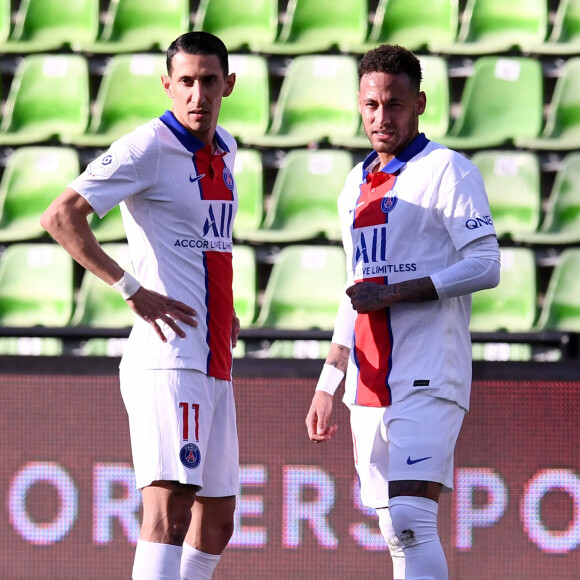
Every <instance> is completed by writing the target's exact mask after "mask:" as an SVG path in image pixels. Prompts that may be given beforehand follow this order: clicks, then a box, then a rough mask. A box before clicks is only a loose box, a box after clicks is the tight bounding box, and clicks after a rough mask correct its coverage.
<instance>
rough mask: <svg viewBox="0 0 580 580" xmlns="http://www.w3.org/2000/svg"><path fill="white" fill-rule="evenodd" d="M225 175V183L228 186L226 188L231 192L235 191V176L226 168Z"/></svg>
mask: <svg viewBox="0 0 580 580" xmlns="http://www.w3.org/2000/svg"><path fill="white" fill-rule="evenodd" d="M223 175H224V183H225V184H226V187H227V188H228V189H229V190H230V191H234V176H233V175H232V172H231V171H230V170H229V169H228V168H227V167H224V173H223Z"/></svg>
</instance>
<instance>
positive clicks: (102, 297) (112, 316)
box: [69, 244, 135, 328]
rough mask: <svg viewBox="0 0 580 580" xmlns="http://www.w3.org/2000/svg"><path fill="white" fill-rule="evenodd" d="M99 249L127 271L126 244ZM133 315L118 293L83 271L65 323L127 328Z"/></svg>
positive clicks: (104, 246)
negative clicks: (68, 319) (69, 314)
mask: <svg viewBox="0 0 580 580" xmlns="http://www.w3.org/2000/svg"><path fill="white" fill-rule="evenodd" d="M103 249H104V250H105V252H107V254H109V256H111V257H112V258H113V259H114V260H116V261H117V262H118V263H119V264H120V265H121V266H122V267H123V268H124V269H126V270H129V271H131V258H130V256H129V247H128V246H127V245H126V244H103ZM134 320H135V314H134V313H133V311H132V310H131V309H130V308H129V307H128V306H127V303H126V302H125V300H123V298H122V296H121V295H120V294H119V293H118V292H117V291H116V290H114V289H113V288H112V287H111V286H109V285H108V284H105V282H103V281H102V280H100V279H99V278H97V277H96V276H95V275H94V274H91V273H90V272H87V271H85V273H84V275H83V279H82V282H81V285H80V289H79V293H78V295H77V298H76V301H75V307H74V312H73V314H72V317H71V320H70V322H69V325H71V326H90V327H93V328H129V327H131V326H132V325H133V322H134Z"/></svg>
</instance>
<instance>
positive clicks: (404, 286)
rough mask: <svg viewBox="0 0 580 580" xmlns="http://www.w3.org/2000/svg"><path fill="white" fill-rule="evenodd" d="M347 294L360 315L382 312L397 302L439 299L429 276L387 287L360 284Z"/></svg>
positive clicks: (366, 283)
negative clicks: (376, 311)
mask: <svg viewBox="0 0 580 580" xmlns="http://www.w3.org/2000/svg"><path fill="white" fill-rule="evenodd" d="M346 293H347V294H348V296H349V297H350V300H351V303H352V306H353V308H354V309H355V310H356V311H357V312H359V313H366V312H373V311H375V310H381V309H383V308H387V307H388V306H391V304H395V303H396V302H428V301H431V300H438V299H439V297H438V295H437V290H436V289H435V286H434V284H433V281H432V280H431V278H430V277H429V276H426V277H425V278H417V279H415V280H406V281H405V282H398V283H396V284H387V285H386V286H384V285H382V284H375V283H372V282H360V283H358V284H354V285H353V286H351V287H350V288H347V290H346Z"/></svg>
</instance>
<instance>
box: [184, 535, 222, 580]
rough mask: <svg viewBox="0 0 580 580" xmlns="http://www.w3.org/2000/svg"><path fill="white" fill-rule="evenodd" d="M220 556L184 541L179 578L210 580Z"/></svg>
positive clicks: (185, 579)
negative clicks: (198, 548)
mask: <svg viewBox="0 0 580 580" xmlns="http://www.w3.org/2000/svg"><path fill="white" fill-rule="evenodd" d="M220 557H221V556H220V555H219V554H217V555H216V554H206V553H205V552H202V551H200V550H197V549H196V548H194V547H193V546H190V545H189V544H187V543H185V542H184V543H183V554H182V556H181V580H210V578H211V575H212V574H213V571H214V570H215V567H216V566H217V565H218V562H219V561H220Z"/></svg>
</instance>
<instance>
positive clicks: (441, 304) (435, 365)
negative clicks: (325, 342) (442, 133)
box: [338, 134, 495, 409]
mask: <svg viewBox="0 0 580 580" xmlns="http://www.w3.org/2000/svg"><path fill="white" fill-rule="evenodd" d="M377 161H378V159H377V154H376V153H372V154H371V155H370V156H369V157H367V159H366V160H365V161H364V162H363V163H359V164H358V165H357V166H356V167H355V168H354V169H353V170H352V171H351V172H350V174H349V175H348V177H347V179H346V183H345V187H344V189H343V191H342V193H341V195H340V198H339V202H338V205H339V214H340V218H341V225H342V232H343V243H344V247H345V251H346V256H347V277H348V281H349V284H352V283H356V282H362V281H366V282H375V283H379V284H394V283H397V282H403V281H406V280H411V279H418V278H422V277H425V276H430V275H432V274H435V273H437V272H440V271H442V270H444V269H445V268H448V267H449V266H451V265H453V264H455V263H457V262H458V261H459V260H461V255H460V250H461V249H462V248H463V247H464V246H466V245H467V244H468V243H470V242H472V241H474V240H476V239H478V238H482V237H484V236H488V235H490V234H495V231H494V227H493V222H492V219H491V214H490V209H489V203H488V200H487V195H486V192H485V187H484V184H483V179H482V177H481V174H480V173H479V171H478V170H477V168H476V167H475V165H474V164H473V163H471V162H470V161H469V160H468V159H466V158H465V157H464V156H462V155H461V154H459V153H457V152H455V151H452V150H450V149H447V148H445V147H443V146H442V145H439V144H437V143H434V142H430V141H428V140H427V139H426V138H425V137H424V135H422V134H420V135H419V136H418V137H417V138H416V139H415V140H414V141H413V142H412V143H411V144H410V145H409V146H408V147H407V148H406V149H405V150H404V151H403V152H402V153H401V154H400V155H399V156H397V157H396V158H394V159H393V160H392V161H391V162H390V163H389V164H387V166H386V167H384V168H383V169H382V172H377V173H371V174H369V171H372V169H373V168H374V166H375V165H376V163H377ZM381 173H384V174H387V175H381ZM470 312H471V295H465V296H460V297H457V298H449V299H443V300H438V301H433V302H423V303H415V304H411V303H398V304H395V305H393V306H391V307H389V308H387V309H385V310H382V311H380V312H377V313H374V314H373V313H371V314H369V315H361V314H358V315H357V317H356V322H355V330H354V333H353V342H352V345H351V346H352V348H351V357H350V362H349V368H348V372H347V379H346V392H345V397H344V400H345V402H346V403H348V404H359V405H365V406H373V407H381V406H386V405H389V404H390V403H391V402H393V401H400V400H403V399H405V398H406V397H407V396H409V395H410V394H412V393H413V392H416V391H418V390H421V391H423V392H426V393H428V394H431V395H433V396H435V397H442V398H445V399H449V400H452V401H455V402H457V403H458V404H459V405H461V406H462V407H464V408H465V409H467V408H468V406H469V396H470V388H471V341H470V334H469V318H470Z"/></svg>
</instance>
